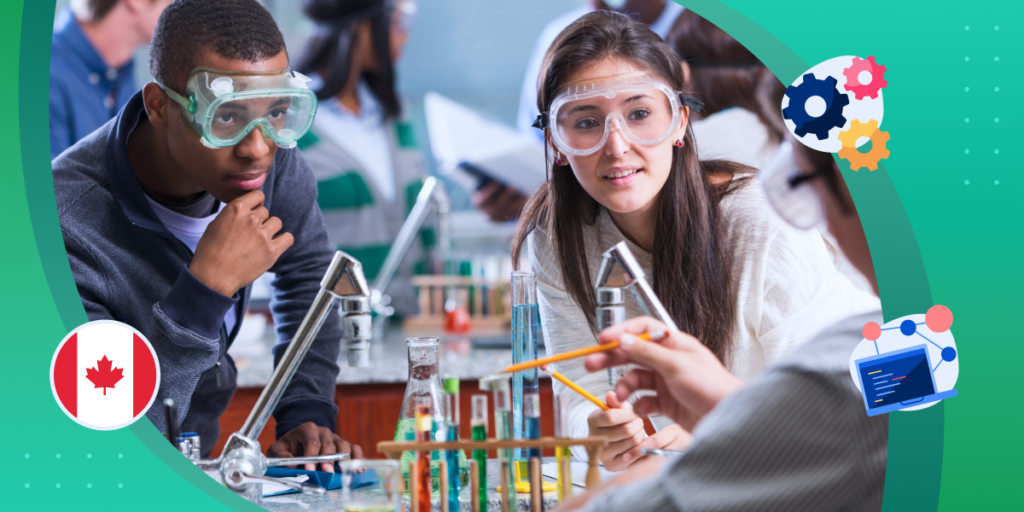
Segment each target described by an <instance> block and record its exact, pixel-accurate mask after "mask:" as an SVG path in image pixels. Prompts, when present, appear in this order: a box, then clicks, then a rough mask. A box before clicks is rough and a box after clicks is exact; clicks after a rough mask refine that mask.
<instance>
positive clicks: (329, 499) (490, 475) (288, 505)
mask: <svg viewBox="0 0 1024 512" xmlns="http://www.w3.org/2000/svg"><path fill="white" fill-rule="evenodd" d="M554 461H555V458H554V457H545V458H544V461H543V462H544V463H545V464H546V463H549V462H554ZM498 469H499V466H498V460H497V459H488V461H487V489H488V494H489V496H488V498H489V499H488V505H487V511H486V512H501V502H500V501H499V498H498V493H497V491H496V489H497V487H498V482H499V479H500V475H499V472H498ZM544 480H545V481H547V482H554V481H555V480H554V479H551V478H547V477H545V478H544ZM582 491H583V490H582V489H580V488H574V492H576V493H579V492H582ZM469 495H470V493H469V489H463V490H462V494H461V495H460V498H459V502H460V505H461V512H470V511H471V510H472V508H470V507H471V504H470V501H469ZM516 496H517V498H518V499H517V501H518V503H517V505H518V508H517V509H514V510H524V511H528V510H530V495H528V494H518V495H516ZM341 497H342V492H341V490H340V489H336V490H332V491H327V492H326V493H325V494H322V495H319V496H318V495H314V494H284V495H280V496H272V497H269V498H263V508H265V509H267V510H270V511H271V512H327V511H334V510H343V509H342V503H343V501H342V498H341ZM439 497H440V496H439V495H435V496H434V498H433V507H432V510H433V511H435V512H439V511H440V510H441V505H440V501H438V499H439ZM403 503H404V506H403V510H406V511H407V510H410V509H409V508H408V505H409V501H408V497H405V498H403ZM557 505H558V493H557V492H554V491H552V492H546V493H544V510H553V509H554V508H555V507H556V506H557ZM450 512H454V511H450ZM481 512H485V511H481ZM537 512H540V511H537Z"/></svg>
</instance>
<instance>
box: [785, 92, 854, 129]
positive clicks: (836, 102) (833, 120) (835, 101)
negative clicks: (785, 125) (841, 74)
mask: <svg viewBox="0 0 1024 512" xmlns="http://www.w3.org/2000/svg"><path fill="white" fill-rule="evenodd" d="M832 90H833V91H835V94H833V96H832V106H830V107H829V108H828V110H826V111H825V113H824V114H822V115H821V117H819V118H816V119H811V120H810V121H807V122H806V123H804V126H803V127H802V128H797V129H796V130H795V131H794V132H795V133H796V134H797V136H799V137H803V136H804V135H807V133H808V132H810V133H813V134H814V135H816V136H817V137H818V140H825V139H827V138H828V132H829V130H831V129H832V128H842V127H843V126H845V125H846V116H844V115H843V107H845V106H847V105H849V104H850V97H849V96H847V95H846V94H845V93H842V92H839V90H838V89H835V88H833V89H832ZM801 110H803V109H801Z"/></svg>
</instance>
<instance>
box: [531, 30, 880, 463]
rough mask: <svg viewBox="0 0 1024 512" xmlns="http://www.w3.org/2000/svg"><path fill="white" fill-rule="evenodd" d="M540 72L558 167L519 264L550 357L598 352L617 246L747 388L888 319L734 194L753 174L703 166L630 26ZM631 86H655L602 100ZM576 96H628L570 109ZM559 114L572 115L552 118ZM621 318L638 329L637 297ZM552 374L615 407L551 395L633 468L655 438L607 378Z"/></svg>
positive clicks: (670, 67) (659, 59)
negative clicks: (851, 329)
mask: <svg viewBox="0 0 1024 512" xmlns="http://www.w3.org/2000/svg"><path fill="white" fill-rule="evenodd" d="M545 63H546V64H547V66H546V69H544V70H543V72H542V74H541V79H540V82H539V84H538V92H537V98H538V107H539V110H540V111H541V112H544V113H545V115H546V116H547V123H548V124H547V128H546V130H545V134H546V136H547V140H548V142H549V144H550V150H551V152H552V153H553V157H552V159H551V160H553V161H554V162H555V163H554V165H553V166H552V168H551V169H550V171H549V179H548V181H547V182H546V183H545V184H544V185H542V186H541V188H539V189H538V190H537V191H536V192H535V193H534V194H533V195H532V196H531V198H530V201H529V203H528V204H527V206H526V209H525V210H524V212H523V215H522V217H521V218H520V220H519V226H518V231H517V234H516V237H515V240H514V243H513V249H512V253H513V256H512V261H514V262H515V261H518V259H519V255H520V254H521V252H522V251H523V249H524V247H525V249H526V251H527V254H528V256H529V258H530V263H531V266H532V268H533V270H534V272H536V274H537V283H538V288H539V290H538V291H539V305H540V312H541V319H542V323H541V325H542V326H543V330H544V339H545V346H546V347H547V350H548V351H549V353H560V352H565V351H568V350H571V349H576V348H581V347H584V346H589V345H593V344H594V343H595V342H596V341H595V331H594V329H595V323H594V319H595V297H594V289H593V283H594V277H595V276H596V273H597V270H598V266H599V264H600V260H601V257H600V254H601V253H602V252H603V251H605V250H607V249H608V248H610V247H611V246H612V245H614V244H616V243H618V242H620V241H622V240H625V241H626V242H627V244H628V245H629V248H630V249H631V250H632V252H633V253H634V254H635V255H636V257H637V259H638V261H639V262H640V264H641V265H642V266H643V267H644V270H645V271H646V273H647V276H648V279H649V280H650V281H651V286H652V287H653V289H654V291H655V293H656V294H657V295H658V296H659V298H660V299H661V301H662V302H663V303H664V305H665V307H666V309H667V310H668V312H669V314H670V315H671V316H672V318H673V319H674V321H675V322H676V324H677V325H678V327H679V328H680V329H681V330H682V331H683V332H686V333H689V334H691V335H693V336H694V337H696V338H697V339H699V340H700V341H701V343H703V344H704V345H705V346H706V347H707V348H708V350H710V351H711V352H712V353H713V354H714V355H715V357H716V358H717V359H718V360H719V361H721V362H722V364H724V365H725V367H726V368H728V369H729V370H730V371H731V372H732V373H733V374H734V375H736V376H737V377H738V378H740V379H744V380H746V379H750V378H752V377H754V376H755V375H757V374H758V373H760V372H761V371H762V370H763V369H764V367H765V366H766V365H768V364H771V363H773V362H775V361H778V360H779V359H781V358H782V357H783V356H785V355H786V354H788V353H790V352H792V351H793V350H795V349H796V348H797V347H799V346H800V345H802V344H803V343H805V342H807V341H808V340H809V339H810V338H811V336H812V335H813V334H815V333H817V332H819V331H820V330H821V329H822V328H824V327H826V326H828V325H831V324H833V323H835V322H836V321H837V320H838V319H841V318H845V317H847V316H850V315H853V314H857V313H862V312H865V311H873V310H876V309H878V306H879V304H878V300H877V298H875V297H872V296H870V295H869V294H867V293H865V292H862V291H860V290H857V289H855V288H854V287H853V285H852V284H851V283H850V281H849V280H848V279H847V278H846V277H845V276H843V275H841V274H840V273H839V272H838V271H837V270H836V268H835V265H834V263H833V261H832V258H831V256H830V254H829V251H828V249H827V247H826V245H825V242H824V241H823V240H822V237H821V235H820V234H819V233H817V232H816V231H800V230H797V229H794V228H792V227H791V226H789V225H788V224H786V223H785V222H784V221H782V220H781V219H780V218H779V217H778V216H777V215H775V214H774V213H772V211H771V208H770V206H769V205H768V203H767V200H766V198H765V196H764V193H763V191H762V190H761V189H760V187H757V186H752V185H751V184H750V183H749V180H747V179H736V178H739V177H740V176H741V175H743V174H745V173H750V172H753V169H750V168H748V167H745V166H742V165H739V164H735V163H731V162H725V161H704V162H701V161H698V160H697V154H698V148H696V147H695V143H694V137H693V134H692V131H690V130H689V129H688V128H689V113H690V109H689V108H686V107H683V106H681V105H680V104H679V103H678V100H673V97H677V98H678V97H679V96H681V94H680V91H684V90H685V88H684V85H683V82H682V77H683V74H682V70H681V69H680V63H679V60H678V58H677V57H676V55H675V52H673V50H672V49H671V48H670V47H669V46H668V45H667V44H665V42H664V41H662V40H661V38H659V37H658V36H657V34H655V33H654V32H652V31H651V30H650V29H648V28H647V27H645V26H644V25H642V24H640V23H638V22H636V21H633V20H632V19H630V18H629V17H628V16H625V15H622V14H619V13H614V12H608V11H596V12H593V13H590V14H587V15H585V16H583V17H582V18H580V19H579V20H577V21H576V22H574V23H573V24H571V25H570V26H569V27H567V28H566V29H565V30H564V31H563V32H562V33H561V34H560V35H559V37H558V38H557V39H556V40H555V42H554V43H553V44H552V46H551V48H550V49H549V50H548V54H547V56H546V57H545ZM623 76H628V77H629V80H628V83H629V84H634V83H637V81H638V80H644V79H647V80H650V81H651V84H652V85H651V86H650V89H644V90H639V89H638V88H636V87H632V88H630V87H624V88H621V89H619V88H616V87H612V86H610V85H607V84H616V83H619V82H621V81H623V80H617V78H619V77H623ZM645 76H646V78H644V77H645ZM577 82H578V83H587V84H588V90H593V89H594V88H595V87H597V88H598V89H600V88H602V87H609V89H608V90H609V91H610V93H613V92H621V93H620V94H617V95H615V96H614V97H612V98H607V95H598V96H596V97H594V98H586V99H581V100H577V101H572V102H569V103H564V104H563V103H561V102H562V101H565V100H566V99H567V98H568V96H565V95H564V94H563V91H566V90H568V89H569V87H568V86H569V85H571V84H573V83H577ZM659 87H660V88H659ZM602 90H603V89H602ZM666 91H668V92H666ZM552 105H561V106H560V107H559V110H558V111H557V112H553V111H552ZM675 109H678V110H677V111H673V110H675ZM616 115H618V116H621V118H620V119H619V120H618V121H616V120H615V119H614V118H613V116H616ZM655 121H657V123H659V124H658V126H663V127H660V128H658V129H657V130H655V132H657V133H663V135H660V136H658V137H656V134H655V133H647V131H649V130H648V123H651V122H655ZM609 122H612V123H615V124H608V123H609ZM602 134H604V137H605V138H602ZM659 137H660V138H659ZM639 140H644V141H647V142H644V143H643V144H641V143H640V142H639ZM591 146H592V147H591ZM591 151H592V152H591ZM627 295H628V294H627ZM626 314H627V317H632V316H639V315H640V308H639V306H638V305H637V304H636V303H635V301H634V300H633V299H632V297H628V298H627V299H626ZM557 366H558V367H557V368H556V369H557V370H558V371H559V372H561V373H563V374H564V375H565V376H566V377H568V378H569V379H571V380H574V381H576V382H577V383H578V384H579V385H580V386H582V387H584V388H586V389H587V390H588V391H590V392H591V393H593V394H595V395H597V396H599V397H600V396H605V395H606V393H607V402H608V404H609V405H610V406H612V407H613V409H612V410H610V411H600V410H598V409H597V407H595V406H594V405H592V404H590V403H589V402H587V401H586V400H584V399H582V398H581V397H579V396H578V395H577V394H575V393H573V392H571V391H568V390H567V389H566V388H565V387H564V386H561V385H560V384H557V383H556V384H555V392H556V393H562V394H563V396H566V397H567V398H568V400H569V402H570V415H569V416H570V428H571V432H572V435H573V436H574V437H585V436H587V435H598V436H606V437H608V438H609V440H610V441H611V444H610V445H609V447H608V449H606V450H603V451H602V455H601V461H602V462H603V463H604V464H605V467H606V468H608V469H610V470H621V469H624V468H625V467H626V466H628V465H629V464H630V463H631V462H632V461H633V460H634V459H632V458H631V455H630V453H631V452H630V449H631V448H633V447H635V446H636V445H637V444H639V443H640V442H641V441H642V440H643V439H644V437H645V434H644V429H643V423H642V421H641V419H640V418H639V417H638V416H637V415H636V414H635V413H634V412H633V411H632V408H631V407H630V405H629V404H628V403H624V402H621V400H620V399H619V398H617V397H616V396H615V394H614V393H609V391H610V389H611V388H610V386H609V384H608V377H607V374H606V373H604V372H601V373H593V374H592V373H588V372H587V371H586V370H585V369H584V368H583V363H582V362H581V361H578V360H577V361H574V362H565V363H559V364H558V365H557ZM656 426H658V427H660V429H661V430H660V431H659V432H658V434H657V435H656V436H654V438H653V439H654V441H652V442H653V443H654V444H655V445H656V446H657V447H667V446H668V447H670V446H673V445H674V444H676V443H685V442H686V441H687V439H688V438H689V434H688V433H687V432H686V431H685V430H684V429H683V428H681V427H680V426H679V425H677V424H674V423H672V422H671V421H669V420H668V419H667V418H660V420H659V421H658V422H656ZM575 454H576V456H577V457H578V458H585V455H584V454H583V453H582V452H581V453H575Z"/></svg>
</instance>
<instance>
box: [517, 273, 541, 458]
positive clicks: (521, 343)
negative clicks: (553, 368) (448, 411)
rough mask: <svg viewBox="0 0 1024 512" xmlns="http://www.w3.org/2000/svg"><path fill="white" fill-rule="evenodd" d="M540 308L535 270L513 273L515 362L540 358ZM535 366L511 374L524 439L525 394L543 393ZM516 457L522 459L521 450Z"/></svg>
mask: <svg viewBox="0 0 1024 512" xmlns="http://www.w3.org/2000/svg"><path fill="white" fill-rule="evenodd" d="M540 337H541V331H540V308H539V307H538V306H537V276H536V275H535V274H534V273H533V272H513V273H512V363H513V364H519V363H525V362H527V361H533V360H535V359H537V347H538V345H540ZM539 379H540V374H539V372H538V370H537V369H536V368H531V369H529V370H523V371H520V372H516V373H515V374H514V375H513V377H512V435H513V436H514V437H515V439H523V437H524V436H523V434H524V425H523V420H524V416H523V395H525V394H537V393H539V392H540V386H539V383H540V380H539ZM513 456H514V457H515V460H520V459H522V458H523V454H522V453H521V452H520V450H519V449H516V450H515V452H514V453H513Z"/></svg>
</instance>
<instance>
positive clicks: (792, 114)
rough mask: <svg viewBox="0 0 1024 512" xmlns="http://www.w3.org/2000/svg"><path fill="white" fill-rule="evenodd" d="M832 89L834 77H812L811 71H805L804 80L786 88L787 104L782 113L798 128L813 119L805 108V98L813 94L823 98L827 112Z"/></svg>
mask: <svg viewBox="0 0 1024 512" xmlns="http://www.w3.org/2000/svg"><path fill="white" fill-rule="evenodd" d="M834 90H836V79H835V78H832V77H830V76H826V77H825V78H824V79H823V80H818V79H817V78H815V77H814V74H813V73H807V74H806V75H804V81H803V82H801V83H800V85H795V86H794V85H791V86H789V87H788V88H787V89H786V96H788V97H789V106H788V107H786V108H784V109H782V114H783V115H784V116H785V117H786V118H787V119H792V120H793V124H795V125H796V129H797V130H800V129H802V128H803V126H804V125H805V124H807V123H808V122H810V121H812V120H814V119H815V118H814V117H813V116H811V115H810V114H808V113H807V108H806V107H805V106H804V105H805V104H806V103H807V100H808V99H810V98H811V97H813V96H817V97H819V98H821V99H823V100H825V111H826V114H827V113H828V110H829V109H831V108H832V101H833V98H834V97H835V95H834V94H831V92H832V91H834ZM804 133H806V132H804Z"/></svg>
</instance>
